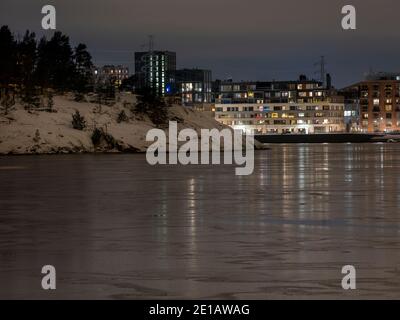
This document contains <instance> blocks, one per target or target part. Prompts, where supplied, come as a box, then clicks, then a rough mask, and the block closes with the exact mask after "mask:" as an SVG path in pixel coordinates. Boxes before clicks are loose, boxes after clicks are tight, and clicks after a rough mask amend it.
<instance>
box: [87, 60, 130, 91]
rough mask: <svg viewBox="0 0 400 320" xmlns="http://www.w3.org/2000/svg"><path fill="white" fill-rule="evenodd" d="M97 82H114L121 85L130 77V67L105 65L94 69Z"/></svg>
mask: <svg viewBox="0 0 400 320" xmlns="http://www.w3.org/2000/svg"><path fill="white" fill-rule="evenodd" d="M94 74H95V78H96V82H98V83H99V82H100V83H106V82H109V83H112V84H114V85H115V86H117V87H119V86H120V85H121V84H122V81H123V80H124V79H127V78H129V68H128V67H125V66H121V65H118V66H114V65H105V66H103V67H101V68H96V69H95V71H94Z"/></svg>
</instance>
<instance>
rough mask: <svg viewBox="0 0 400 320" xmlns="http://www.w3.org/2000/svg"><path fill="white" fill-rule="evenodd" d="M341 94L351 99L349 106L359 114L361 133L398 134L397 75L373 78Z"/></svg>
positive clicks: (399, 91)
mask: <svg viewBox="0 0 400 320" xmlns="http://www.w3.org/2000/svg"><path fill="white" fill-rule="evenodd" d="M343 91H344V92H345V95H347V96H349V97H353V98H352V100H351V104H352V105H353V108H355V109H358V110H359V114H360V120H359V126H360V129H361V131H364V132H371V133H372V132H393V131H399V130H400V73H399V74H389V73H377V74H372V75H369V76H368V77H367V78H366V80H365V81H362V82H359V83H356V84H354V85H352V86H350V87H347V88H345V89H343ZM348 100H349V99H348Z"/></svg>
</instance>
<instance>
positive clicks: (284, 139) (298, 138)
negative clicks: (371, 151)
mask: <svg viewBox="0 0 400 320" xmlns="http://www.w3.org/2000/svg"><path fill="white" fill-rule="evenodd" d="M255 139H256V140H257V141H259V142H261V143H376V142H390V140H393V139H394V138H393V136H389V135H384V134H379V133H333V134H329V133H325V134H281V135H278V134H271V135H256V136H255ZM395 139H396V141H400V135H396V136H395Z"/></svg>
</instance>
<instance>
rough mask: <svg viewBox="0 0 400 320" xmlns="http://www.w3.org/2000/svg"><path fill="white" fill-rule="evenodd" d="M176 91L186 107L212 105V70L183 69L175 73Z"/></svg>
mask: <svg viewBox="0 0 400 320" xmlns="http://www.w3.org/2000/svg"><path fill="white" fill-rule="evenodd" d="M175 79H176V91H177V93H178V94H179V95H180V96H181V98H182V104H183V105H185V106H194V105H197V104H203V103H211V99H212V92H211V91H212V74H211V70H201V69H181V70H177V71H176V73H175Z"/></svg>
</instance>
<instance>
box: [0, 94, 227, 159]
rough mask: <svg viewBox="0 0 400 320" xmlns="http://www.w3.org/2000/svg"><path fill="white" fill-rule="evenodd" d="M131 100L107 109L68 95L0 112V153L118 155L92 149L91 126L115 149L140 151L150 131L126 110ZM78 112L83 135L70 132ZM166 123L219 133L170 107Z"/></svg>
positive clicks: (205, 120) (126, 97) (204, 119)
mask: <svg viewBox="0 0 400 320" xmlns="http://www.w3.org/2000/svg"><path fill="white" fill-rule="evenodd" d="M135 102H136V98H135V96H134V95H132V94H123V95H122V94H121V95H120V96H119V97H118V101H117V103H116V104H115V105H113V106H106V105H102V106H101V110H99V107H98V104H96V103H89V102H76V101H74V100H73V97H72V96H70V95H64V96H56V97H54V105H55V106H54V110H56V112H46V111H27V110H25V109H24V107H23V106H21V105H19V104H17V105H16V106H15V107H14V109H13V110H12V111H10V112H9V114H8V115H7V116H5V115H3V114H0V154H44V153H75V152H95V151H100V152H105V151H107V152H118V150H117V149H115V148H114V149H112V150H110V148H108V147H107V146H104V145H101V146H98V147H97V148H95V147H94V145H93V143H92V140H91V136H92V132H93V130H94V128H95V127H97V128H102V129H104V130H105V131H106V132H107V133H108V134H110V135H111V136H112V137H113V138H114V139H115V140H116V141H117V143H118V145H119V146H120V148H119V149H120V151H121V150H122V151H126V152H128V151H130V152H144V151H146V149H147V147H148V146H149V145H150V144H152V142H146V133H147V132H148V130H149V129H151V128H154V127H155V126H154V125H153V123H152V122H151V121H150V120H149V119H148V118H147V117H145V118H143V117H140V116H138V115H135V114H133V113H132V112H131V111H130V106H129V105H128V104H130V105H132V104H134V103H135ZM122 110H124V111H125V113H126V115H127V116H128V117H129V120H128V122H121V123H118V122H117V117H118V114H119V113H120V112H121V111H122ZM75 111H79V112H80V114H81V115H82V116H84V118H85V120H86V122H87V128H85V129H84V130H83V131H80V130H76V129H73V127H72V124H71V120H72V114H73V113H75ZM169 116H170V119H171V120H174V119H176V118H179V119H182V120H183V121H182V123H179V124H178V130H180V129H182V128H193V129H195V130H196V131H197V132H200V129H212V128H217V129H223V128H226V127H225V126H223V125H221V124H220V123H218V122H217V121H216V120H215V119H213V118H211V117H210V116H208V115H207V114H205V113H202V112H198V111H194V110H191V109H188V108H184V107H182V106H177V105H174V106H172V107H170V108H169Z"/></svg>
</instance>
